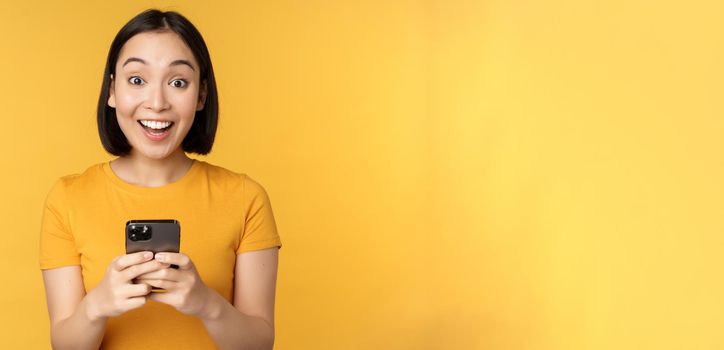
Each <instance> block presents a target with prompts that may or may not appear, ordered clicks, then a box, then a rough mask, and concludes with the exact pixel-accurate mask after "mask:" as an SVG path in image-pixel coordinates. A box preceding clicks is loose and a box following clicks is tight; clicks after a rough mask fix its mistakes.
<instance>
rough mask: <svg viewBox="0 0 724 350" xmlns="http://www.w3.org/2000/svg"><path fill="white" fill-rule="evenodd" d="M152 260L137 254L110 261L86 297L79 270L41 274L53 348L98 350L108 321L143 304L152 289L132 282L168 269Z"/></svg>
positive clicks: (141, 253) (71, 269)
mask: <svg viewBox="0 0 724 350" xmlns="http://www.w3.org/2000/svg"><path fill="white" fill-rule="evenodd" d="M152 258H153V254H152V253H151V252H139V253H133V254H127V255H123V256H120V257H117V258H115V259H113V261H112V262H111V263H110V264H109V266H108V268H107V269H106V274H105V276H104V278H103V281H101V283H100V284H99V285H98V286H97V287H96V288H94V289H93V290H91V291H90V292H89V293H88V294H86V293H85V287H84V286H83V277H82V274H81V271H80V266H66V267H60V268H55V269H48V270H43V281H44V282H45V295H46V299H47V301H48V313H49V315H50V341H51V344H52V346H53V348H54V349H98V347H99V346H100V345H101V342H102V341H103V334H104V333H105V330H106V324H107V322H108V317H113V316H118V315H120V314H122V313H124V312H127V311H129V310H132V309H136V308H139V307H141V306H143V305H144V304H145V303H146V295H147V294H148V293H149V292H150V290H151V287H150V286H148V285H146V284H143V283H142V284H133V282H132V280H133V279H134V278H135V277H137V276H139V275H141V274H145V273H149V272H154V271H158V270H160V269H165V268H167V267H168V265H167V264H163V263H161V262H158V261H155V260H152Z"/></svg>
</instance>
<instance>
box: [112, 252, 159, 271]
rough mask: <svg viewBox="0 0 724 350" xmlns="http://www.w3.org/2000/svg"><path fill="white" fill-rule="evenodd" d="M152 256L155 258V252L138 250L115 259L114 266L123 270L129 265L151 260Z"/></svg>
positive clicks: (118, 269) (117, 269)
mask: <svg viewBox="0 0 724 350" xmlns="http://www.w3.org/2000/svg"><path fill="white" fill-rule="evenodd" d="M151 258H153V252H138V253H131V254H126V255H122V256H120V257H118V258H116V259H114V260H113V268H115V269H116V271H121V270H124V269H126V268H128V267H129V266H133V265H136V264H140V263H142V262H145V261H149V260H151Z"/></svg>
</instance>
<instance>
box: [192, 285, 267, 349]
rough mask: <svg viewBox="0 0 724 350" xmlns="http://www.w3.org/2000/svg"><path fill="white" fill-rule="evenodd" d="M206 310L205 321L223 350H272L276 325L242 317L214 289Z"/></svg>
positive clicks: (258, 318)
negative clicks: (274, 326)
mask: <svg viewBox="0 0 724 350" xmlns="http://www.w3.org/2000/svg"><path fill="white" fill-rule="evenodd" d="M205 309H206V315H205V316H204V317H202V318H201V321H203V323H204V326H205V327H206V330H207V331H208V332H209V335H211V338H212V339H214V342H215V343H216V345H217V346H218V347H219V348H220V349H222V350H226V349H253V350H257V349H259V350H261V349H264V350H267V349H272V347H273V345H274V330H273V328H272V326H273V325H270V324H268V323H267V322H266V321H265V320H264V319H262V318H260V317H254V316H250V315H245V314H243V313H241V311H239V310H238V309H237V308H235V307H234V305H232V304H230V303H229V302H228V301H227V300H226V299H224V297H222V296H221V295H219V294H218V293H217V292H216V291H214V290H213V289H210V296H209V300H208V302H207V306H206V308H205Z"/></svg>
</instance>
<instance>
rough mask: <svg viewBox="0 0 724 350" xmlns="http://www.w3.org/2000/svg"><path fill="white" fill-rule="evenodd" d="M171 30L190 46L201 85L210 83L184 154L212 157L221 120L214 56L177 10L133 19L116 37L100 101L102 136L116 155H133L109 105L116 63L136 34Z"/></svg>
mask: <svg viewBox="0 0 724 350" xmlns="http://www.w3.org/2000/svg"><path fill="white" fill-rule="evenodd" d="M159 31H160V32H163V31H171V32H174V33H176V34H178V35H179V36H180V37H181V39H182V40H183V41H184V42H185V43H186V45H188V47H189V48H190V49H191V51H192V52H193V54H194V58H196V61H197V62H198V63H199V65H200V66H201V67H200V70H201V72H200V73H201V74H200V86H201V85H203V84H204V83H206V89H207V95H206V101H205V103H204V108H203V109H202V110H200V111H196V115H195V116H194V122H193V124H192V125H191V129H189V132H188V134H187V135H186V137H185V138H184V140H183V141H182V143H181V147H182V149H183V150H184V152H188V153H196V154H208V153H209V152H211V148H212V146H213V145H214V137H215V136H216V126H217V124H218V120H219V101H218V93H217V90H216V80H215V79H214V69H213V68H212V66H211V57H210V56H209V50H208V48H207V47H206V43H205V42H204V38H203V37H202V36H201V33H199V31H198V30H197V29H196V27H194V25H193V24H192V23H191V22H190V21H189V20H188V19H186V17H184V16H182V15H181V14H179V13H177V12H174V11H167V12H163V11H160V10H157V9H149V10H146V11H143V12H142V13H140V14H138V15H137V16H136V17H133V18H132V19H131V20H130V21H128V23H126V24H125V25H124V26H123V28H121V30H120V31H118V34H116V37H115V39H113V43H111V48H110V50H109V51H108V59H107V61H106V68H105V70H104V71H103V85H102V86H101V95H100V97H99V98H98V134H99V135H100V137H101V143H103V148H105V149H106V151H107V152H108V153H110V154H113V155H115V156H125V155H128V154H130V153H131V148H132V147H131V145H130V144H129V143H128V139H126V136H125V135H124V134H123V131H122V130H121V127H120V126H118V119H116V109H115V108H113V107H111V106H109V105H108V97H109V94H110V86H111V75H113V76H114V77H115V76H116V74H115V70H116V62H117V61H118V55H119V54H120V52H121V48H122V47H123V45H124V44H125V43H126V42H127V41H128V40H129V39H131V38H132V37H133V36H134V35H136V34H140V33H144V32H159Z"/></svg>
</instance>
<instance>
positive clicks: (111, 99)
mask: <svg viewBox="0 0 724 350" xmlns="http://www.w3.org/2000/svg"><path fill="white" fill-rule="evenodd" d="M115 86H116V84H115V79H114V78H113V74H111V86H110V89H108V106H110V107H111V108H116V87H115Z"/></svg>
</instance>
